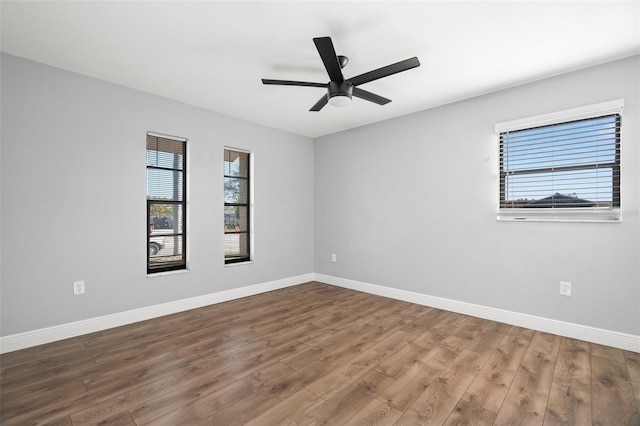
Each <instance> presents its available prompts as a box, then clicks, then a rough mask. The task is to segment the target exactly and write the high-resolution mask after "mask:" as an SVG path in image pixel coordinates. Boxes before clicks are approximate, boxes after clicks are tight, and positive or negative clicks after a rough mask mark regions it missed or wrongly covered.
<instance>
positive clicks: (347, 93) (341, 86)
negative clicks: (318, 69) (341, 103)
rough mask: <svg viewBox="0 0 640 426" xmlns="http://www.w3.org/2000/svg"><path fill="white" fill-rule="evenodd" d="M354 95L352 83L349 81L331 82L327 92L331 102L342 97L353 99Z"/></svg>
mask: <svg viewBox="0 0 640 426" xmlns="http://www.w3.org/2000/svg"><path fill="white" fill-rule="evenodd" d="M352 95H353V84H351V83H350V82H348V81H342V82H338V81H330V82H329V87H328V90H327V98H328V99H329V100H330V99H331V98H333V97H336V96H342V97H346V98H348V99H351V96H352Z"/></svg>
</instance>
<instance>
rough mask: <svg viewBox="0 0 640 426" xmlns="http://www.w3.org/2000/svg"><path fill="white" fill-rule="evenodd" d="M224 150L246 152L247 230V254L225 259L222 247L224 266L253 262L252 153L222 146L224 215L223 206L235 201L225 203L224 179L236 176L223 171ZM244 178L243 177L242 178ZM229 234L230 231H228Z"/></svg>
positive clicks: (230, 204) (231, 204)
mask: <svg viewBox="0 0 640 426" xmlns="http://www.w3.org/2000/svg"><path fill="white" fill-rule="evenodd" d="M225 151H235V152H240V153H243V154H247V161H248V164H247V177H246V180H247V203H246V208H247V231H246V235H247V245H248V247H247V256H243V257H237V258H230V259H227V257H226V253H224V248H223V254H222V255H223V258H224V264H225V266H233V265H242V264H249V263H253V250H254V230H253V217H254V214H253V166H254V153H253V152H252V151H250V150H246V149H241V148H235V147H231V146H226V145H225V146H224V147H223V151H222V152H223V162H222V163H223V171H222V181H223V196H222V203H223V215H224V207H226V206H233V205H235V204H237V203H227V202H226V201H225V200H224V179H225V178H227V177H231V178H237V177H238V176H230V175H226V174H225V171H224V152H225ZM243 179H244V178H243ZM241 204H242V206H244V203H241ZM223 223H224V217H223ZM226 234H227V232H226V230H225V232H224V234H223V235H226ZM229 234H231V233H229Z"/></svg>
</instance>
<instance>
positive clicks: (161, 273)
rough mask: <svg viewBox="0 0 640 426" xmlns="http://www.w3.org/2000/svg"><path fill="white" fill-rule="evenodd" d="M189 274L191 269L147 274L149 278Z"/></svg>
mask: <svg viewBox="0 0 640 426" xmlns="http://www.w3.org/2000/svg"><path fill="white" fill-rule="evenodd" d="M188 272H189V269H178V270H175V271H164V272H154V273H152V274H147V278H156V277H163V276H165V275H177V274H186V273H188Z"/></svg>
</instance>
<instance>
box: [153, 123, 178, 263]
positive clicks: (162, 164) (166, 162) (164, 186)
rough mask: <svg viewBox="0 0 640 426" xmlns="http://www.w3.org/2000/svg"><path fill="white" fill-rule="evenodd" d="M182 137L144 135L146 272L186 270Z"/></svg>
mask: <svg viewBox="0 0 640 426" xmlns="http://www.w3.org/2000/svg"><path fill="white" fill-rule="evenodd" d="M186 149H187V142H186V140H185V139H174V138H170V137H165V136H159V135H154V134H151V133H149V134H147V273H148V274H151V273H157V272H166V271H174V270H180V269H186V267H187V261H186V259H187V258H186V247H187V241H186V229H187V224H186V217H187V216H186V214H187V202H186V193H187V186H186V185H187V183H186V179H185V176H186V171H187V164H186Z"/></svg>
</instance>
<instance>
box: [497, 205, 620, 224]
mask: <svg viewBox="0 0 640 426" xmlns="http://www.w3.org/2000/svg"><path fill="white" fill-rule="evenodd" d="M496 219H497V220H499V221H505V222H601V223H620V222H622V216H621V213H620V209H613V210H611V209H603V210H596V209H578V208H575V209H504V210H498V213H497V215H496Z"/></svg>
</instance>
